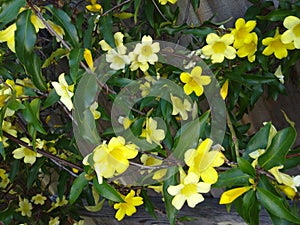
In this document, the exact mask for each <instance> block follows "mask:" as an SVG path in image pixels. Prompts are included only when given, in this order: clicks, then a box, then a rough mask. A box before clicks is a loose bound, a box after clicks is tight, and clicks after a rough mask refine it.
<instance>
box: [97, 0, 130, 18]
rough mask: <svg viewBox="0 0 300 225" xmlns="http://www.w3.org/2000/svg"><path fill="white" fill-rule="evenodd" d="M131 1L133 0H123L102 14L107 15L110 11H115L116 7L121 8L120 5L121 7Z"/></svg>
mask: <svg viewBox="0 0 300 225" xmlns="http://www.w3.org/2000/svg"><path fill="white" fill-rule="evenodd" d="M130 1H131V0H126V1H124V2H122V3H120V4H119V5H116V6H114V7H112V8H111V9H109V10H107V11H105V12H104V13H102V14H101V16H105V15H107V14H108V13H110V12H112V11H114V10H115V9H117V8H119V7H121V6H123V5H125V4H127V3H128V2H130Z"/></svg>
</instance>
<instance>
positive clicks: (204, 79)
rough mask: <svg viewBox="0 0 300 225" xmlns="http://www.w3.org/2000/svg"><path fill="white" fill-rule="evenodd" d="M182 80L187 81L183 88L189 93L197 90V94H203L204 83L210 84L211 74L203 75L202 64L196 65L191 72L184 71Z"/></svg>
mask: <svg viewBox="0 0 300 225" xmlns="http://www.w3.org/2000/svg"><path fill="white" fill-rule="evenodd" d="M180 80H181V81H182V82H183V83H185V85H184V86H183V90H184V92H185V93H186V94H187V95H190V94H191V93H192V92H195V94H196V95H197V96H200V95H202V94H203V85H208V84H209V83H210V81H211V79H210V77H209V76H205V75H202V68H201V67H200V66H196V67H195V68H194V69H193V70H192V71H191V73H187V72H182V73H181V74H180Z"/></svg>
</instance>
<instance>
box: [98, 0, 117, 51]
mask: <svg viewBox="0 0 300 225" xmlns="http://www.w3.org/2000/svg"><path fill="white" fill-rule="evenodd" d="M110 3H111V0H106V1H104V2H103V5H102V6H103V9H104V11H107V10H109V9H110V8H111V5H110ZM112 27H113V20H112V14H111V13H109V14H107V15H105V16H101V17H100V19H99V29H100V33H101V35H102V37H103V39H104V40H105V41H106V42H107V43H108V44H109V45H110V46H111V47H112V48H115V47H116V44H115V38H114V35H113V30H112Z"/></svg>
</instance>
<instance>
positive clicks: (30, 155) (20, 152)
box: [12, 138, 42, 164]
mask: <svg viewBox="0 0 300 225" xmlns="http://www.w3.org/2000/svg"><path fill="white" fill-rule="evenodd" d="M21 140H22V141H24V142H26V143H28V145H29V146H30V144H29V142H30V141H29V140H28V138H21ZM38 140H39V139H37V141H38ZM39 141H40V140H39ZM37 147H38V148H39V147H40V146H37ZM12 153H13V156H14V158H15V159H22V158H24V163H30V164H34V163H35V161H36V158H37V157H42V155H41V154H40V153H37V152H35V151H32V150H30V149H29V148H26V147H24V146H22V145H21V146H20V148H17V149H15V150H14V151H13V152H12Z"/></svg>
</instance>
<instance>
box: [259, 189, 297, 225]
mask: <svg viewBox="0 0 300 225" xmlns="http://www.w3.org/2000/svg"><path fill="white" fill-rule="evenodd" d="M257 198H258V200H259V202H260V203H261V204H262V206H264V207H265V208H266V210H267V211H268V212H269V213H271V214H272V215H276V216H277V217H279V218H281V219H285V220H288V221H290V222H293V223H296V224H300V218H299V217H297V216H296V215H294V214H293V213H292V212H291V210H290V208H288V207H287V206H286V205H285V204H284V203H283V201H282V199H281V198H280V197H278V196H276V195H274V194H272V193H271V192H270V191H268V190H266V189H264V188H260V187H257Z"/></svg>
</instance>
